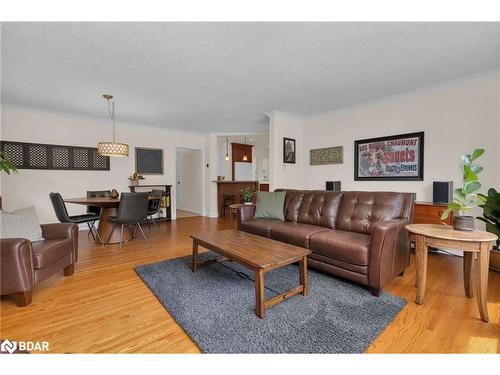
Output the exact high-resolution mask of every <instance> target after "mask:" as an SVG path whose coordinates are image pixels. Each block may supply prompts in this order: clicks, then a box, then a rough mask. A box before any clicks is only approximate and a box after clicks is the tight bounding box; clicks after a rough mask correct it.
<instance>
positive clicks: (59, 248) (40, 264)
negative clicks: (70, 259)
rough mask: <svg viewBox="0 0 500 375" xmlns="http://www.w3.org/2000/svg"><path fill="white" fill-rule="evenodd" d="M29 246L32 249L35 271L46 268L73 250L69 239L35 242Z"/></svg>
mask: <svg viewBox="0 0 500 375" xmlns="http://www.w3.org/2000/svg"><path fill="white" fill-rule="evenodd" d="M31 245H32V247H33V266H34V268H35V269H39V268H44V267H47V266H48V265H49V264H51V263H53V262H55V261H56V260H58V259H60V258H62V257H64V256H65V255H68V254H69V253H71V251H72V250H73V242H72V241H71V239H69V238H65V239H62V240H44V241H37V242H33V243H32V244H31Z"/></svg>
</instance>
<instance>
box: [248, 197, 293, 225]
mask: <svg viewBox="0 0 500 375" xmlns="http://www.w3.org/2000/svg"><path fill="white" fill-rule="evenodd" d="M285 195H286V191H279V192H268V191H258V192H257V203H256V207H255V214H254V216H253V218H254V219H277V220H285V215H284V214H283V206H284V205H285Z"/></svg>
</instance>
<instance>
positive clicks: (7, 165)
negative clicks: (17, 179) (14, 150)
mask: <svg viewBox="0 0 500 375" xmlns="http://www.w3.org/2000/svg"><path fill="white" fill-rule="evenodd" d="M0 171H4V172H5V173H7V174H10V172H15V173H17V167H16V166H15V165H14V163H13V162H11V161H10V160H9V158H7V157H6V156H5V154H4V153H3V152H0ZM1 208H2V196H1V195H0V209H1Z"/></svg>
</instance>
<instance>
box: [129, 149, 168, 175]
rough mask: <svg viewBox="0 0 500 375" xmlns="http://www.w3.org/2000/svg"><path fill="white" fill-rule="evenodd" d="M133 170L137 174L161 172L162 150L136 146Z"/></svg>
mask: <svg viewBox="0 0 500 375" xmlns="http://www.w3.org/2000/svg"><path fill="white" fill-rule="evenodd" d="M135 172H136V173H137V174H163V150H162V149H161V148H144V147H136V148H135Z"/></svg>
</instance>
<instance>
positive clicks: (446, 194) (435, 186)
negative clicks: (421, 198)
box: [432, 181, 453, 203]
mask: <svg viewBox="0 0 500 375" xmlns="http://www.w3.org/2000/svg"><path fill="white" fill-rule="evenodd" d="M452 199H453V181H434V182H433V183H432V201H433V202H434V203H450V202H451V200H452Z"/></svg>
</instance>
